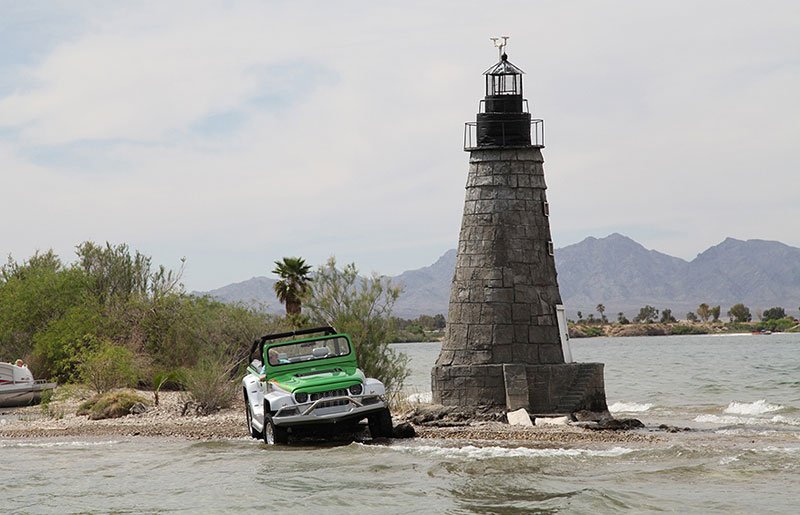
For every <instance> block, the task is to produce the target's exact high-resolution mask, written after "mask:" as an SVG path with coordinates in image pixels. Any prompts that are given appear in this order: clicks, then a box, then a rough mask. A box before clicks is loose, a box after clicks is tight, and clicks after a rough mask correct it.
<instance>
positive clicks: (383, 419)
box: [367, 408, 392, 438]
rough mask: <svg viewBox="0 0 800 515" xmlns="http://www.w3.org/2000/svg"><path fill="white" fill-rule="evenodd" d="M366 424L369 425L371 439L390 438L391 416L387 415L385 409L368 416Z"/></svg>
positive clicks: (387, 412)
mask: <svg viewBox="0 0 800 515" xmlns="http://www.w3.org/2000/svg"><path fill="white" fill-rule="evenodd" d="M367 422H368V423H369V434H370V435H371V436H372V438H391V437H392V414H391V413H389V410H388V409H387V408H383V409H382V410H380V411H378V412H377V413H373V414H372V415H369V416H368V417H367Z"/></svg>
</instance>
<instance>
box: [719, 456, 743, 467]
mask: <svg viewBox="0 0 800 515" xmlns="http://www.w3.org/2000/svg"><path fill="white" fill-rule="evenodd" d="M734 461H739V456H724V457H722V458H720V460H719V464H720V465H728V464H729V463H733V462H734Z"/></svg>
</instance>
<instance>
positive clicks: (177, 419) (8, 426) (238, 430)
mask: <svg viewBox="0 0 800 515" xmlns="http://www.w3.org/2000/svg"><path fill="white" fill-rule="evenodd" d="M139 393H141V394H142V395H144V396H146V397H148V398H152V392H139ZM86 397H87V396H86V395H85V394H84V395H80V394H77V395H73V396H70V397H67V398H65V399H62V400H54V401H51V402H50V403H49V404H48V405H47V406H44V407H43V406H28V407H24V408H6V409H3V410H0V438H2V439H32V438H63V437H109V436H119V437H163V438H181V439H196V440H214V439H236V438H248V437H249V434H248V432H247V431H246V428H245V422H244V420H245V417H244V413H243V409H239V408H238V407H235V408H229V409H224V410H221V411H219V412H217V413H214V414H212V415H207V416H199V415H195V414H187V415H181V413H182V412H183V411H184V406H185V403H186V399H185V397H184V396H183V394H181V393H180V392H161V394H160V403H159V405H158V406H153V405H150V406H148V407H147V409H146V410H145V411H144V412H142V413H139V414H131V415H127V416H124V417H120V418H113V419H104V420H89V419H88V417H86V416H78V415H76V414H75V412H76V411H77V409H78V406H79V404H80V403H81V402H82V401H83V400H85V398H86ZM422 411H425V410H422ZM419 413H420V409H412V410H409V411H408V412H406V413H400V414H397V416H395V420H394V421H395V425H396V426H400V425H403V426H404V429H405V431H404V432H405V436H411V434H416V437H417V438H422V439H457V440H487V441H500V440H502V441H507V442H542V443H551V444H559V445H568V444H573V443H579V442H580V443H583V442H595V443H622V442H626V443H630V442H653V441H657V440H659V439H661V438H663V436H664V435H663V434H658V433H653V432H651V431H646V430H640V431H609V430H606V431H597V430H590V429H587V428H583V427H577V426H573V425H562V426H545V427H539V426H536V427H522V426H511V425H509V424H506V423H504V422H500V421H498V420H497V418H498V417H496V416H494V417H491V416H490V417H483V419H482V420H465V419H463V418H461V419H459V418H458V417H456V418H452V417H451V418H450V419H444V420H437V419H435V417H433V418H431V417H428V418H429V420H425V417H420V416H419ZM409 427H411V428H413V432H412V431H410V429H409ZM362 436H363V435H362ZM362 436H356V439H360V438H361V437H362Z"/></svg>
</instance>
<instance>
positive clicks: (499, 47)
mask: <svg viewBox="0 0 800 515" xmlns="http://www.w3.org/2000/svg"><path fill="white" fill-rule="evenodd" d="M508 38H509V36H500V37H497V38H489V39H491V40H492V43H494V46H496V47H497V51H498V52H499V53H500V59H502V58H503V54H504V53H505V52H504V50H505V48H506V45H508ZM501 39H502V40H503V42H502V43H501V42H500V40H501Z"/></svg>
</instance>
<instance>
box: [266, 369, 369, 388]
mask: <svg viewBox="0 0 800 515" xmlns="http://www.w3.org/2000/svg"><path fill="white" fill-rule="evenodd" d="M271 381H272V382H274V383H276V384H277V385H278V386H279V387H281V388H282V389H284V390H286V391H288V392H291V393H294V392H296V391H303V392H308V393H314V392H324V391H326V390H332V389H334V388H347V387H348V386H352V385H354V384H358V383H361V382H363V381H364V373H363V372H361V370H359V369H358V368H356V367H340V366H331V367H318V368H314V369H310V370H308V369H307V370H293V371H291V372H288V373H286V374H281V375H277V376H275V377H274V378H272V380H271Z"/></svg>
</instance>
